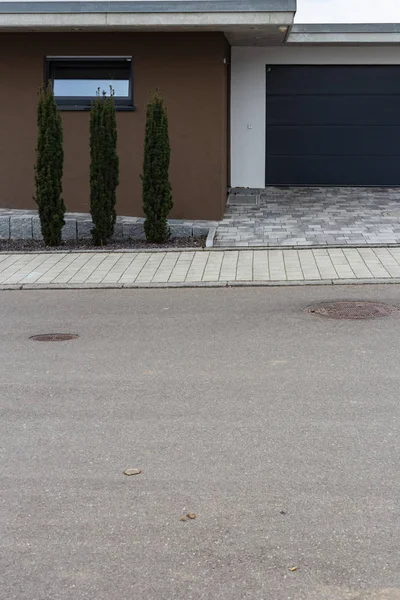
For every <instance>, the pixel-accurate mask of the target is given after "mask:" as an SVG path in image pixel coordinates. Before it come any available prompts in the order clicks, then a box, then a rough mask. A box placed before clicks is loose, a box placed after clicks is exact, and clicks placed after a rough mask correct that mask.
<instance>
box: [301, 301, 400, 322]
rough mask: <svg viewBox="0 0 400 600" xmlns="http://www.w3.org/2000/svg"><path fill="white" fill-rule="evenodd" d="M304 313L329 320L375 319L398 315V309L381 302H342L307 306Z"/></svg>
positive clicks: (399, 309)
mask: <svg viewBox="0 0 400 600" xmlns="http://www.w3.org/2000/svg"><path fill="white" fill-rule="evenodd" d="M305 311H306V312H307V313H309V314H313V315H318V316H320V317H327V318H329V319H377V318H379V317H388V316H389V315H391V314H393V313H399V312H400V308H398V307H397V306H391V305H390V304H382V303H381V302H363V301H353V300H342V301H337V302H321V303H320V304H314V305H313V306H307V308H306V309H305Z"/></svg>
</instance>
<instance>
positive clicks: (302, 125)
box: [268, 111, 400, 129]
mask: <svg viewBox="0 0 400 600" xmlns="http://www.w3.org/2000/svg"><path fill="white" fill-rule="evenodd" d="M399 112H400V111H399ZM393 126H394V127H400V120H399V123H393ZM284 127H286V128H289V127H290V128H294V127H307V129H312V128H313V127H319V128H321V127H323V128H324V129H328V128H329V127H333V128H335V127H352V128H356V127H385V125H382V123H332V124H330V123H284V124H283V125H281V124H280V123H276V124H273V123H269V124H268V129H274V128H280V129H282V128H284Z"/></svg>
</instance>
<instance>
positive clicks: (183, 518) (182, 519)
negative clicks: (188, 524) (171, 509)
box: [179, 517, 187, 521]
mask: <svg viewBox="0 0 400 600" xmlns="http://www.w3.org/2000/svg"><path fill="white" fill-rule="evenodd" d="M179 520H180V521H187V518H186V517H181V518H180V519H179Z"/></svg>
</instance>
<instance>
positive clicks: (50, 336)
mask: <svg viewBox="0 0 400 600" xmlns="http://www.w3.org/2000/svg"><path fill="white" fill-rule="evenodd" d="M78 337H79V335H77V334H76V333H42V334H40V335H32V336H31V337H30V338H29V339H31V340H34V341H35V342H67V341H68V340H76V338H78Z"/></svg>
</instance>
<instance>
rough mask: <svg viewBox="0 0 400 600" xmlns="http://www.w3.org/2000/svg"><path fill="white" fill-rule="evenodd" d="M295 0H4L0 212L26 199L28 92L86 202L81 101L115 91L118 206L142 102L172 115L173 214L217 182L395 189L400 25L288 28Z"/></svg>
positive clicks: (217, 198)
mask: <svg viewBox="0 0 400 600" xmlns="http://www.w3.org/2000/svg"><path fill="white" fill-rule="evenodd" d="M295 12H296V0H217V1H215V2H212V1H208V0H207V1H200V0H165V1H157V0H156V1H143V0H132V1H130V0H125V1H102V0H100V1H99V2H91V1H88V2H80V1H61V2H58V1H57V2H51V1H49V2H19V1H17V2H0V53H1V54H0V56H1V60H0V85H1V86H2V87H1V98H2V125H3V127H2V134H3V143H2V144H0V207H5V208H35V204H34V201H33V199H32V197H33V194H34V177H33V165H34V162H35V144H36V104H37V92H38V90H39V88H40V86H41V85H42V84H43V83H46V81H47V80H48V79H51V80H52V81H53V85H54V91H55V95H56V99H57V102H58V104H59V107H60V110H61V111H62V119H63V124H64V147H65V168H64V180H63V187H64V198H65V202H66V205H67V209H68V210H69V211H72V212H88V211H89V176H88V173H89V110H88V109H89V107H90V102H91V99H92V97H93V94H94V93H95V92H94V89H95V88H96V89H97V87H103V88H107V86H109V85H110V84H112V86H113V88H114V90H115V98H116V104H117V110H118V115H117V124H118V152H119V156H120V185H119V188H118V201H117V211H118V213H119V214H123V215H136V216H137V215H140V214H141V181H140V174H141V170H142V163H143V142H144V127H145V117H146V105H147V102H148V98H149V93H150V92H151V91H152V90H155V89H156V88H158V89H160V90H161V91H162V93H163V95H164V97H165V101H166V105H167V107H168V112H169V126H170V139H171V148H172V156H171V180H172V186H173V194H174V209H173V213H172V216H173V217H175V218H186V219H220V218H222V216H223V213H224V208H225V203H226V197H227V189H228V188H229V187H250V188H260V187H264V186H266V185H267V186H268V185H346V186H347V185H360V186H362V185H374V186H375V185H376V186H386V185H388V186H394V185H398V184H400V176H399V175H398V171H399V170H398V169H397V168H396V167H397V161H398V155H399V154H400V152H399V151H398V141H397V140H398V139H400V136H399V135H398V133H399V128H400V121H399V117H398V114H399V111H398V109H397V107H398V104H399V102H398V101H399V95H400V78H399V77H398V75H399V74H400V43H399V42H400V27H397V26H396V25H390V26H385V25H375V26H374V25H369V26H346V25H345V26H343V25H341V26H332V25H331V26H324V25H317V26H315V25H313V26H311V25H309V26H301V25H293V23H294V16H295Z"/></svg>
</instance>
